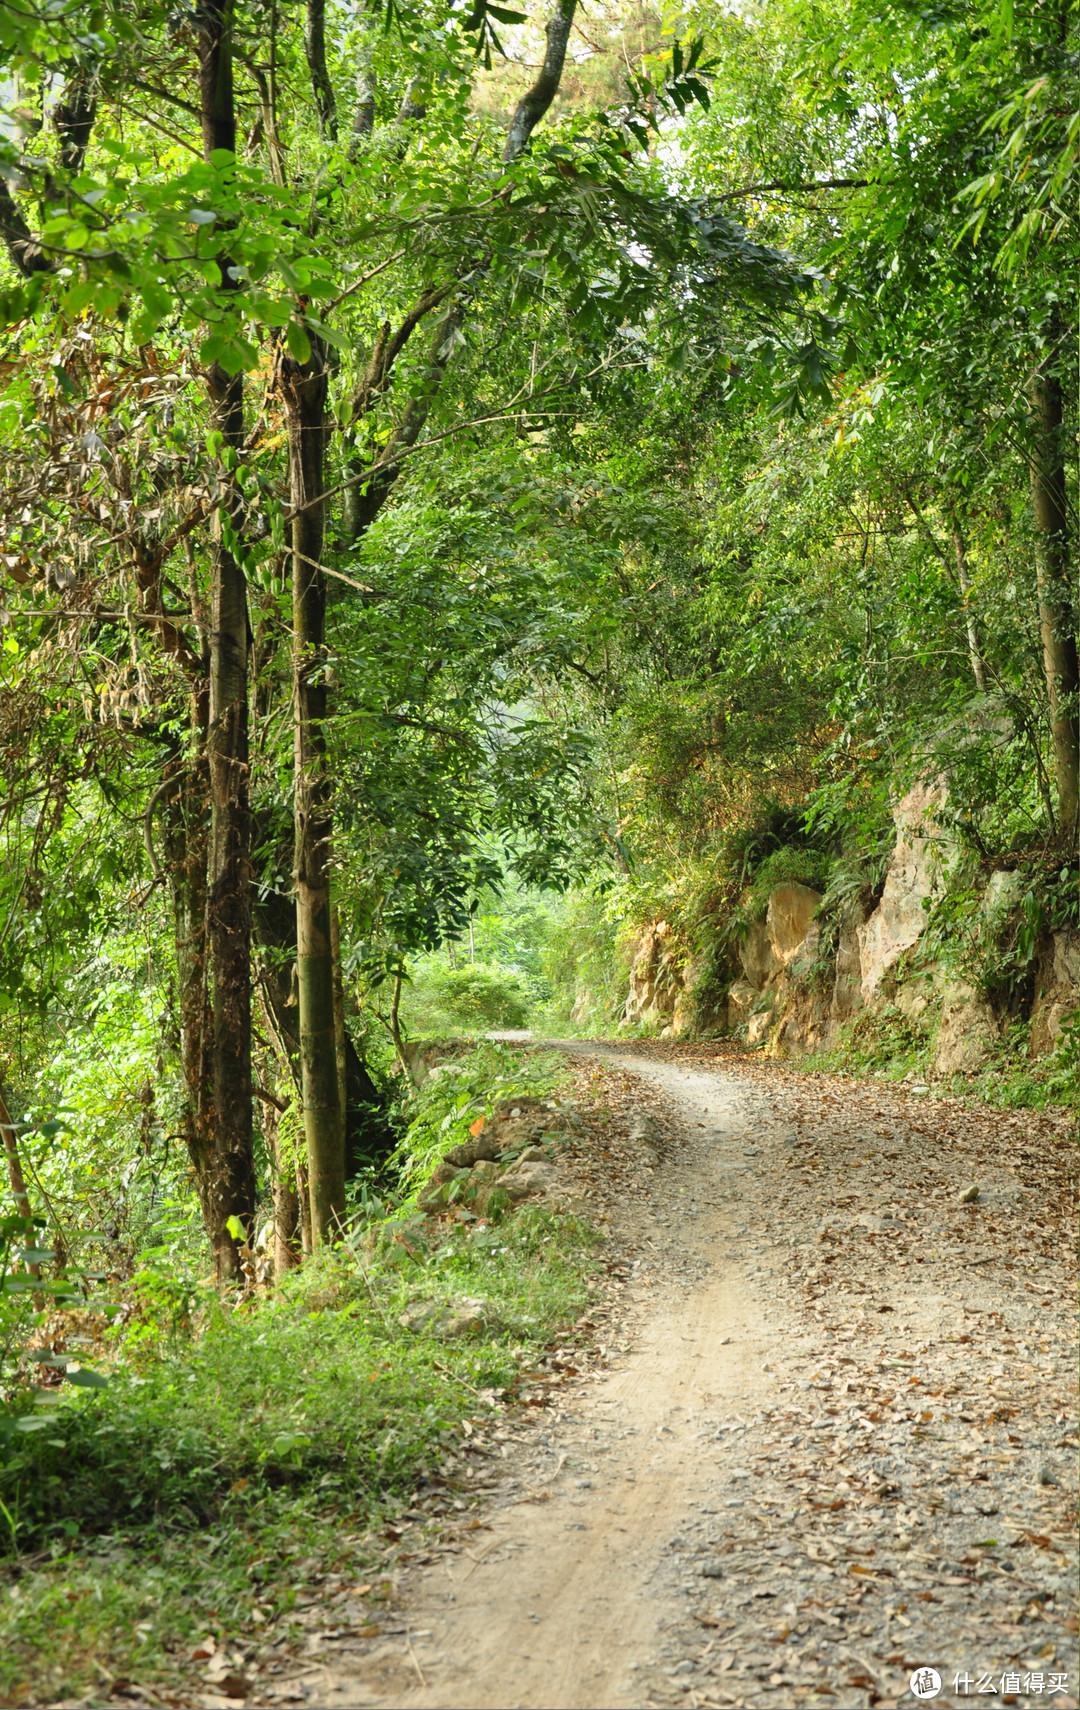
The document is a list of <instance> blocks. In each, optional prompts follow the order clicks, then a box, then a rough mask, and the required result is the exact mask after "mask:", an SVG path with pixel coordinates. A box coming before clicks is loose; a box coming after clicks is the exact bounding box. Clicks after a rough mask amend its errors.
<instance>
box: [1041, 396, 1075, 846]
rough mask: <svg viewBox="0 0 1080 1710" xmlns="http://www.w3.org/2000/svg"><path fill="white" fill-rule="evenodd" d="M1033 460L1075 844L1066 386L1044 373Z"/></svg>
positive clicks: (1050, 687) (1047, 665) (1045, 636)
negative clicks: (1064, 411)
mask: <svg viewBox="0 0 1080 1710" xmlns="http://www.w3.org/2000/svg"><path fill="white" fill-rule="evenodd" d="M1031 402H1032V426H1033V429H1034V457H1033V461H1032V471H1031V494H1032V507H1033V510H1034V514H1035V528H1036V535H1037V544H1036V574H1037V579H1038V591H1039V628H1040V631H1041V634H1042V653H1043V670H1044V672H1045V674H1046V692H1047V698H1048V701H1049V705H1050V725H1051V730H1052V732H1053V743H1054V771H1055V774H1056V778H1057V794H1058V828H1059V831H1060V834H1061V836H1062V838H1063V839H1064V840H1065V841H1066V842H1068V843H1073V842H1075V840H1076V832H1077V820H1078V816H1080V814H1078V810H1080V719H1078V707H1077V696H1078V691H1080V670H1078V665H1077V645H1076V607H1075V601H1074V596H1073V590H1072V587H1071V585H1070V581H1069V534H1068V511H1067V507H1066V498H1065V447H1064V435H1063V426H1064V424H1063V411H1062V400H1061V382H1060V380H1059V379H1058V377H1057V375H1055V374H1050V373H1046V372H1043V371H1040V372H1039V374H1038V375H1037V376H1036V378H1035V380H1034V382H1033V384H1032V388H1031Z"/></svg>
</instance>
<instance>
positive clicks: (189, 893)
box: [163, 755, 214, 1234]
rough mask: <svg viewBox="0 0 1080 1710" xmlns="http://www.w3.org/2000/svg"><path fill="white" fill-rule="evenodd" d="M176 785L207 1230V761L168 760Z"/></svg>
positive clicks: (176, 847)
mask: <svg viewBox="0 0 1080 1710" xmlns="http://www.w3.org/2000/svg"><path fill="white" fill-rule="evenodd" d="M173 764H174V765H175V767H176V771H175V773H174V777H175V787H174V788H173V789H172V790H171V791H170V792H169V794H168V796H167V797H166V801H165V810H164V816H163V817H164V827H165V858H166V862H167V865H168V871H169V885H170V888H171V891H172V906H173V934H174V941H175V946H176V973H177V983H178V985H179V1004H178V1007H179V1024H180V1069H181V1075H182V1079H183V1086H184V1103H183V1109H182V1111H181V1116H180V1131H181V1133H182V1134H183V1137H184V1144H185V1145H186V1146H187V1150H188V1156H189V1157H190V1159H191V1163H192V1168H193V1169H194V1171H195V1182H196V1190H197V1192H198V1194H199V1199H200V1203H201V1205H202V1208H203V1216H204V1218H205V1220H206V1227H207V1233H208V1234H209V1233H210V1230H211V1224H212V1219H211V1213H210V1203H211V1196H210V1194H209V1191H208V1188H209V1183H210V1181H211V1179H212V1176H213V1159H214V1136H213V1132H212V1129H211V1126H210V1121H209V1116H210V1109H211V1106H212V1102H213V1080H212V1073H211V1060H210V1052H209V1041H210V1033H211V1018H210V1013H209V998H210V986H209V980H208V975H207V962H206V903H207V897H206V863H207V854H208V848H209V839H208V825H207V814H206V758H205V755H199V756H198V757H197V758H196V760H195V761H194V763H193V764H192V765H191V766H189V767H184V766H183V762H182V759H181V758H180V757H177V759H176V760H175V761H174V762H173Z"/></svg>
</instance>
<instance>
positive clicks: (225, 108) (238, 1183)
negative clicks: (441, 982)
mask: <svg viewBox="0 0 1080 1710" xmlns="http://www.w3.org/2000/svg"><path fill="white" fill-rule="evenodd" d="M196 22H197V28H198V42H199V103H200V106H199V111H200V120H201V124H202V138H203V152H204V155H205V157H206V159H207V161H208V162H214V163H216V160H215V157H217V159H218V160H219V159H220V154H221V152H222V151H223V152H224V153H225V154H227V155H233V156H234V157H235V154H236V96H235V90H234V84H233V29H234V22H235V20H234V14H233V0H200V5H199V8H198V11H197V14H196ZM217 265H218V267H219V269H220V273H221V287H222V289H223V290H224V291H228V289H229V286H230V283H231V281H232V280H233V277H234V275H233V268H234V262H233V258H232V257H231V256H230V254H229V251H228V249H227V248H223V249H222V250H220V251H219V253H218V256H217ZM206 380H207V392H208V396H209V403H210V426H211V432H212V434H213V435H214V436H215V443H216V445H217V447H218V461H219V470H220V473H219V482H220V496H219V499H218V503H217V506H216V510H215V514H214V521H213V539H212V547H211V553H212V566H213V567H212V582H211V615H210V702H209V729H208V739H207V749H208V754H209V774H210V844H209V875H208V884H207V923H208V939H209V945H208V949H209V963H210V979H211V986H212V1004H213V1037H212V1045H211V1051H212V1085H213V1095H212V1106H211V1110H210V1113H209V1123H210V1129H211V1134H212V1142H213V1164H212V1179H211V1181H210V1184H209V1189H208V1197H207V1205H208V1209H209V1216H210V1239H211V1243H212V1245H213V1248H214V1258H215V1263H216V1265H217V1271H218V1275H219V1277H220V1278H222V1280H224V1279H225V1278H227V1277H228V1276H230V1275H232V1274H234V1273H235V1272H236V1270H237V1266H238V1263H239V1260H238V1248H237V1243H236V1240H235V1239H234V1237H233V1236H232V1235H231V1234H230V1232H229V1227H228V1225H229V1222H230V1220H231V1219H232V1218H239V1219H240V1220H241V1221H242V1222H246V1223H247V1224H248V1225H249V1226H250V1223H251V1221H252V1220H253V1218H254V1214H255V1167H254V1161H253V1157H252V1111H251V879H252V871H251V805H250V789H251V779H250V755H249V744H248V608H247V579H246V577H245V574H244V570H243V567H242V564H241V561H240V551H241V542H242V539H243V532H244V505H243V498H242V495H241V492H240V487H239V483H238V481H237V466H238V462H239V459H240V457H241V455H242V453H243V447H244V379H243V373H242V371H239V372H234V373H230V372H229V371H228V370H227V369H225V368H224V367H223V366H222V364H221V363H220V362H216V361H215V362H212V363H211V364H210V366H209V369H208V371H207V376H206Z"/></svg>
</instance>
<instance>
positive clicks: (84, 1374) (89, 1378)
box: [66, 1366, 109, 1389]
mask: <svg viewBox="0 0 1080 1710" xmlns="http://www.w3.org/2000/svg"><path fill="white" fill-rule="evenodd" d="M66 1375H67V1380H68V1383H77V1384H78V1385H79V1387H80V1389H108V1387H109V1380H108V1378H107V1377H106V1376H105V1374H104V1372H92V1371H91V1370H90V1368H89V1366H80V1367H79V1369H78V1371H74V1372H73V1371H70V1370H69V1371H68V1372H67V1374H66Z"/></svg>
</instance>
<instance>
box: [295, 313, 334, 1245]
mask: <svg viewBox="0 0 1080 1710" xmlns="http://www.w3.org/2000/svg"><path fill="white" fill-rule="evenodd" d="M281 393H282V397H283V399H284V401H285V409H286V413H287V416H288V422H289V497H290V508H291V509H292V511H293V513H294V514H293V519H292V558H293V564H292V585H293V702H294V705H293V732H294V739H293V740H294V748H293V797H294V881H295V887H296V972H297V991H298V996H299V1000H300V1084H301V1089H302V1097H303V1104H304V1134H305V1137H306V1140H307V1162H308V1180H309V1184H310V1193H311V1229H312V1239H313V1241H314V1242H315V1245H316V1246H319V1245H322V1244H324V1243H326V1242H328V1241H330V1240H332V1239H333V1236H334V1233H335V1231H336V1230H337V1229H338V1228H339V1226H340V1223H341V1220H342V1219H343V1218H344V1215H345V1121H344V1108H343V1105H342V1098H341V1086H340V1081H339V1077H338V1053H337V1038H336V1029H335V1025H334V1011H335V1004H334V957H333V944H332V928H331V917H330V837H331V831H332V823H333V822H332V812H333V810H332V794H333V792H332V789H331V782H330V774H329V768H328V764H327V755H326V704H327V687H326V669H327V667H326V648H325V634H326V578H325V576H324V575H323V572H322V553H323V538H324V532H325V531H324V518H325V502H324V500H323V498H322V494H323V492H324V490H325V481H324V478H323V464H324V459H325V449H326V439H327V413H326V393H327V370H326V359H325V352H324V350H323V349H322V347H321V345H320V344H319V343H318V341H316V342H315V343H314V345H313V348H312V352H311V356H310V358H309V360H308V361H307V362H304V363H300V362H296V361H295V360H294V359H293V358H292V357H289V356H283V357H282V360H281Z"/></svg>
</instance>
